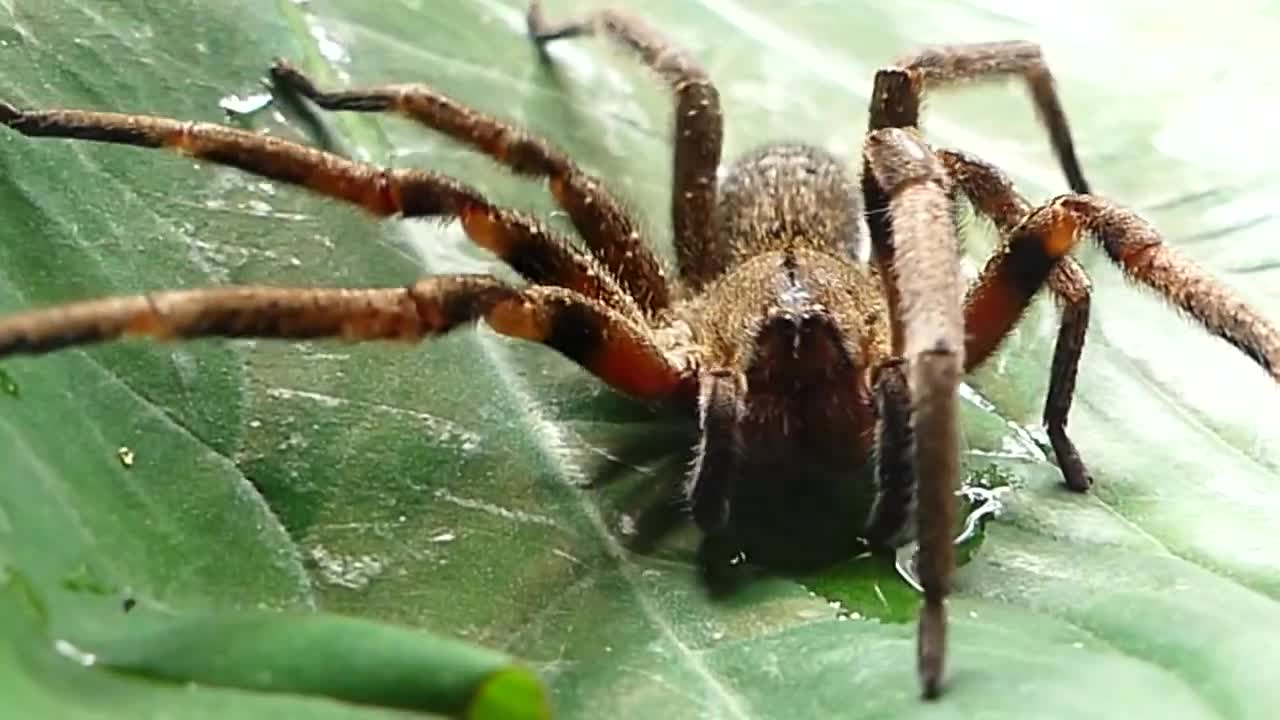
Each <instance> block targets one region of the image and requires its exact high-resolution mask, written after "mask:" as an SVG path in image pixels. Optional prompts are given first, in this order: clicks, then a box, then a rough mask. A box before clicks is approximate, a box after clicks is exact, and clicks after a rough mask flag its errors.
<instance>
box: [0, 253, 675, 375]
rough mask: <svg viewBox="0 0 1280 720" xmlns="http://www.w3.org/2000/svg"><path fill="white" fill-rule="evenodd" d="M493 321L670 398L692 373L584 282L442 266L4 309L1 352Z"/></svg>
mask: <svg viewBox="0 0 1280 720" xmlns="http://www.w3.org/2000/svg"><path fill="white" fill-rule="evenodd" d="M479 320H484V321H485V322H486V323H487V324H488V325H489V326H490V327H492V328H493V329H494V330H496V331H497V332H499V333H502V334H503V335H508V336H511V337H515V338H520V339H522V340H528V341H531V342H537V343H542V344H544V345H546V346H548V347H550V348H552V349H554V350H557V351H559V352H560V353H562V354H563V355H565V356H566V357H568V358H569V359H571V360H573V361H575V362H577V363H578V364H579V365H581V366H582V367H584V368H586V369H587V370H588V371H590V372H591V373H593V374H595V375H596V376H598V377H599V378H600V379H601V380H604V381H605V382H606V383H608V384H610V385H612V386H613V387H615V388H617V389H618V390H620V391H622V392H625V393H628V394H631V395H634V396H637V397H647V398H660V397H666V396H669V395H671V394H673V393H675V392H676V391H677V390H680V389H681V388H682V387H683V385H684V384H685V383H686V378H685V370H684V369H683V368H680V367H677V366H676V365H675V364H674V363H672V362H671V361H669V360H668V359H667V358H666V357H665V356H664V355H663V353H662V352H661V351H660V350H659V349H658V347H657V346H656V345H655V343H654V342H653V339H652V337H651V336H650V335H649V332H648V330H647V329H645V328H644V327H643V326H641V325H638V324H636V323H634V322H632V321H631V320H629V319H627V318H625V317H623V316H622V315H620V314H618V313H617V312H615V311H613V310H611V309H609V308H607V307H605V306H604V305H602V304H600V303H599V302H596V301H594V300H592V299H590V298H587V297H585V296H583V295H580V294H578V293H576V292H573V291H572V290H566V289H565V288H559V287H548V286H539V285H535V286H531V287H527V288H515V287H512V286H510V285H507V284H506V283H504V282H502V281H501V280H498V279H496V278H493V277H490V276H488V275H442V276H437V277H429V278H425V279H422V280H419V281H418V282H416V283H414V284H413V285H410V286H408V287H403V288H333V289H322V288H275V287H253V286H241V287H226V288H206V289H199V290H173V291H164V292H155V293H149V294H146V295H132V296H120V297H109V298H103V299H98V300H89V301H84V302H78V303H70V304H66V305H57V306H53V307H49V308H43V309H38V310H29V311H26V312H20V313H15V314H11V315H7V316H0V357H3V356H5V355H12V354H18V353H47V352H52V351H55V350H59V349H62V348H67V347H72V346H77V345H85V344H90V343H98V342H105V341H109V340H115V339H117V338H121V337H129V336H146V337H153V338H158V339H165V340H177V339H192V338H201V337H240V338H245V337H253V338H280V339H295V340H296V339H312V338H338V339H342V340H347V341H367V340H401V341H415V340H421V339H423V338H427V337H433V336H437V335H443V334H445V333H447V332H450V331H452V330H454V329H456V328H458V327H461V326H464V325H470V324H474V323H475V322H477V321H479Z"/></svg>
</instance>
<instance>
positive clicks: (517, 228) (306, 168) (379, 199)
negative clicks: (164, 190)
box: [0, 103, 639, 317]
mask: <svg viewBox="0 0 1280 720" xmlns="http://www.w3.org/2000/svg"><path fill="white" fill-rule="evenodd" d="M0 122H2V123H4V124H5V125H8V126H9V127H12V128H13V129H14V130H17V131H18V132H20V133H22V134H24V135H29V136H33V137H60V138H75V139H80V140H94V141H99V142H108V143H120V144H125V145H137V146H140V147H147V148H165V149H169V150H174V151H177V152H181V153H184V154H186V155H190V156H192V157H196V158H200V159H202V160H208V161H210V162H215V163H219V164H222V165H227V166H230V167H234V168H238V169H240V170H244V171H247V172H251V173H254V174H256V175H261V176H263V177H267V178H271V179H273V180H279V181H281V182H285V183H289V184H292V185H299V186H302V187H305V188H308V189H310V190H313V191H315V192H317V193H320V194H321V195H326V196H328V197H331V198H335V199H338V200H343V201H345V202H348V203H351V204H353V205H356V206H358V207H361V208H364V209H365V210H367V211H369V212H371V213H373V214H375V215H379V216H383V217H386V216H391V215H403V216H405V217H456V218H458V219H459V220H461V222H462V227H463V229H464V230H465V231H466V233H467V235H468V236H469V237H470V238H471V240H472V241H474V242H475V243H476V244H477V245H479V246H481V247H483V248H485V249H487V250H489V251H491V252H493V253H494V254H495V255H497V256H498V257H499V258H501V259H502V260H504V261H505V262H506V263H507V264H508V265H510V266H511V267H512V268H513V269H515V270H516V272H519V273H520V274H521V275H523V276H524V277H525V278H527V279H528V280H529V281H530V282H534V283H539V284H548V285H559V286H561V287H565V288H569V289H571V290H574V291H576V292H579V293H582V294H583V295H585V296H587V297H590V298H595V299H597V300H600V301H601V302H604V303H606V304H607V305H609V306H610V307H613V308H616V309H618V310H619V311H621V312H623V313H625V314H627V315H629V316H632V317H638V316H639V311H638V309H637V308H636V306H635V303H634V301H633V300H632V299H631V298H630V297H629V296H628V295H627V294H626V293H625V292H623V290H622V288H620V287H619V286H618V284H617V282H616V281H615V280H614V279H613V278H612V277H611V276H610V275H609V274H608V273H607V272H605V271H604V269H603V268H601V267H600V266H599V265H598V264H597V263H596V262H595V261H594V259H593V258H591V257H589V256H587V255H585V254H583V253H581V252H579V251H577V250H575V249H574V248H573V246H572V245H570V244H569V243H568V242H567V241H565V240H564V239H563V238H562V237H559V236H558V235H555V234H554V233H552V232H551V231H550V230H548V229H547V228H545V227H543V226H542V225H541V224H540V223H539V222H538V221H537V220H535V219H533V218H532V217H530V216H528V215H525V214H523V213H519V212H516V211H514V210H508V209H504V208H499V207H495V206H494V205H492V204H490V203H489V201H488V200H486V199H485V198H484V196H483V195H481V194H480V193H479V191H477V190H475V189H473V188H471V187H468V186H467V185H465V184H463V183H460V182H458V181H457V180H454V179H452V178H449V177H446V176H443V175H439V174H436V173H430V172H423V171H419V170H392V169H388V168H383V167H380V166H378V165H373V164H370V163H362V162H356V161H353V160H348V159H346V158H343V157H340V156H338V155H334V154H332V153H328V152H324V151H322V150H318V149H316V148H311V147H307V146H305V145H299V144H297V143H293V142H289V141H287V140H282V139H280V138H275V137H269V136H266V135H259V134H257V133H252V132H246V131H243V130H237V129H234V128H229V127H225V126H222V125H215V124H210V123H198V122H183V121H180V120H173V119H170V118H162V117H152V116H147V115H121V114H117V113H103V112H88V111H81V110H41V111H20V110H17V109H15V108H13V107H12V106H9V105H5V104H3V103H0Z"/></svg>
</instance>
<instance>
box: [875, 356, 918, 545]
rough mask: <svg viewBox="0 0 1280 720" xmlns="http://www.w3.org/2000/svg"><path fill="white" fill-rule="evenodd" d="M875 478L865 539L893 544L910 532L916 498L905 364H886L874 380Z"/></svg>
mask: <svg viewBox="0 0 1280 720" xmlns="http://www.w3.org/2000/svg"><path fill="white" fill-rule="evenodd" d="M875 395H876V412H877V415H878V416H879V419H878V422H877V425H876V480H877V481H878V482H877V485H878V486H879V494H878V495H877V496H876V502H875V505H874V506H872V508H871V514H870V517H869V519H868V522H867V539H868V540H870V541H871V543H872V544H873V545H875V546H877V547H893V546H894V545H895V544H896V540H897V539H898V538H899V537H901V536H903V535H906V534H911V533H909V532H904V531H906V530H908V529H909V526H910V523H911V516H912V510H913V506H914V504H915V499H916V485H915V471H914V463H913V462H912V459H911V446H912V444H913V443H914V439H913V438H912V435H911V391H910V389H909V388H908V386H907V375H906V368H905V363H903V362H902V361H901V360H891V361H889V362H888V363H885V364H884V365H883V366H882V367H881V368H880V369H879V370H878V371H877V374H876V379H875Z"/></svg>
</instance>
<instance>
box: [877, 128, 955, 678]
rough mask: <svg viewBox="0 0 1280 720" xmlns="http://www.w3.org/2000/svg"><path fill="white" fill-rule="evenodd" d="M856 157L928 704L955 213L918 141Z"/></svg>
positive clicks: (945, 578) (949, 482)
mask: <svg viewBox="0 0 1280 720" xmlns="http://www.w3.org/2000/svg"><path fill="white" fill-rule="evenodd" d="M863 155H864V162H865V166H866V168H867V170H866V171H865V172H864V173H863V195H864V197H865V199H866V210H867V215H868V219H869V222H868V225H869V227H870V229H871V241H872V245H873V248H874V255H875V256H876V258H877V262H878V263H880V264H881V267H883V268H885V270H886V272H884V274H883V276H882V279H883V282H884V283H885V285H886V291H887V292H888V294H889V297H890V305H889V310H890V314H891V320H892V328H893V334H894V340H893V346H894V348H895V355H899V356H901V357H902V358H903V359H904V360H905V361H906V364H907V373H906V375H907V386H908V391H909V393H910V396H911V432H912V436H913V440H914V442H913V443H912V449H911V455H912V461H913V463H914V471H915V486H916V535H917V539H918V541H919V544H920V554H919V561H918V571H919V576H920V582H921V585H922V586H923V588H924V600H925V602H924V606H923V607H922V608H921V611H920V627H919V635H918V642H919V644H918V647H917V662H918V666H917V669H918V672H919V675H920V681H921V685H922V688H923V693H924V696H925V697H926V698H933V697H937V695H938V693H939V691H940V689H941V683H942V674H943V664H944V660H945V655H946V626H947V619H946V607H945V602H946V597H947V595H948V594H949V593H950V591H951V576H952V573H953V571H954V567H955V551H954V549H953V547H952V542H951V534H952V528H953V526H954V515H955V496H954V494H955V490H956V488H957V486H958V484H959V476H960V445H959V442H960V428H959V421H958V417H957V409H956V398H957V395H958V392H957V391H958V389H959V384H960V376H961V374H962V373H963V371H964V349H965V347H964V343H965V341H964V316H963V313H962V312H961V307H960V301H959V298H960V293H961V288H962V285H961V280H960V266H959V263H958V262H957V260H956V257H957V252H958V246H957V240H956V234H955V226H954V224H953V222H952V215H953V212H954V210H953V207H954V206H953V202H952V200H951V195H950V189H949V187H948V186H947V183H948V180H947V176H946V173H945V172H944V170H943V168H942V165H941V163H940V162H938V160H937V159H936V158H935V157H934V155H933V152H932V151H931V150H930V149H929V147H928V146H927V145H926V144H925V143H924V142H923V141H922V140H921V139H920V138H919V136H918V134H917V133H916V131H914V130H911V129H900V128H887V129H882V130H876V131H873V132H871V133H870V134H868V136H867V139H866V144H865V146H864V148H863ZM898 349H900V352H899V351H898Z"/></svg>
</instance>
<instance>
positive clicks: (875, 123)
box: [871, 42, 1089, 193]
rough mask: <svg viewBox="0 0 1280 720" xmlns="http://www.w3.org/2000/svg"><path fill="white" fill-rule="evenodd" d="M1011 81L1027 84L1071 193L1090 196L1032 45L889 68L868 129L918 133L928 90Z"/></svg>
mask: <svg viewBox="0 0 1280 720" xmlns="http://www.w3.org/2000/svg"><path fill="white" fill-rule="evenodd" d="M1012 75H1020V76H1022V78H1023V79H1024V80H1026V82H1027V87H1028V89H1029V90H1030V91H1031V99H1032V101H1033V102H1034V103H1035V107H1036V112H1037V113H1038V114H1039V116H1040V121H1041V122H1042V123H1044V126H1045V128H1046V129H1047V130H1048V132H1049V141H1050V143H1051V144H1052V145H1053V151H1054V154H1056V155H1057V157H1058V164H1059V165H1060V166H1061V167H1062V171H1063V173H1065V174H1066V176H1067V183H1068V185H1069V186H1070V188H1071V190H1072V192H1076V193H1088V192H1089V183H1088V182H1087V181H1086V180H1085V178H1084V171H1082V170H1081V169H1080V161H1079V160H1078V159H1077V158H1076V151H1075V146H1074V144H1073V142H1072V140H1071V129H1070V127H1069V126H1068V124H1067V116H1066V113H1064V112H1063V110H1062V102H1061V101H1060V100H1059V99H1058V91H1057V90H1056V88H1055V86H1054V81H1053V75H1052V74H1050V73H1049V66H1048V65H1046V64H1045V61H1044V57H1043V56H1042V55H1041V53H1040V46H1039V45H1036V44H1035V43H1029V42H996V43H976V44H972V45H943V46H940V47H932V48H925V49H923V50H921V51H919V52H917V53H916V54H914V55H912V56H910V57H907V58H904V59H902V60H900V61H899V62H898V63H896V64H895V65H894V66H893V67H891V68H884V69H882V70H880V71H878V72H877V73H876V79H875V89H874V91H873V92H872V95H871V129H873V130H875V129H877V128H884V127H917V126H918V125H919V123H920V105H921V101H922V100H923V96H924V93H925V92H926V91H927V90H930V89H933V88H936V87H939V86H942V85H955V84H958V83H960V82H962V81H967V80H994V79H997V78H1004V77H1009V76H1012Z"/></svg>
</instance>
